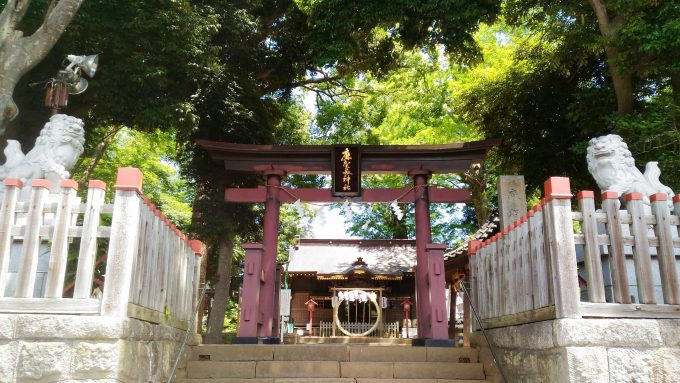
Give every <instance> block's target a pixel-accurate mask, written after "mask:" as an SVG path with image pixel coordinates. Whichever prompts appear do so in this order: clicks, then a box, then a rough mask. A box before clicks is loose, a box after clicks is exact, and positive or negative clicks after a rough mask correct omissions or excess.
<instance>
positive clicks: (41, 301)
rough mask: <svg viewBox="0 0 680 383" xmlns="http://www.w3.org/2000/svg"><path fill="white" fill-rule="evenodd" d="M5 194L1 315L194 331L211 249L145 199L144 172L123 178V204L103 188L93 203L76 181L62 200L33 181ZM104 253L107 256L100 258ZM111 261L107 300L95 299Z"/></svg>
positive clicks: (93, 188)
mask: <svg viewBox="0 0 680 383" xmlns="http://www.w3.org/2000/svg"><path fill="white" fill-rule="evenodd" d="M4 185H5V194H4V198H3V200H2V208H1V210H0V312H1V313H45V314H89V315H102V316H118V317H125V316H128V317H131V318H137V319H142V320H146V321H150V322H154V323H163V324H167V325H170V326H173V327H177V328H182V329H186V328H187V326H188V322H189V321H190V320H191V316H192V313H193V306H194V304H195V302H196V299H197V292H198V278H199V271H200V270H199V269H200V255H201V252H202V250H201V247H202V245H201V243H200V242H199V241H189V240H187V238H186V237H185V236H184V235H183V234H182V233H181V232H180V231H179V230H178V229H177V228H176V227H175V226H174V225H173V224H172V223H170V222H169V221H168V220H167V218H166V217H165V216H164V215H163V214H162V213H161V212H160V211H159V210H158V209H157V208H156V207H155V206H154V205H153V204H152V203H151V202H150V201H149V200H148V198H146V197H145V196H144V195H143V194H142V192H141V188H142V174H141V172H140V171H139V170H138V169H134V168H122V169H119V171H118V178H117V181H116V185H115V186H114V189H115V190H116V194H115V200H114V203H113V204H108V203H105V189H106V185H105V184H104V183H103V182H101V181H90V183H89V188H88V191H87V200H86V202H84V203H83V202H81V200H80V198H79V197H77V196H76V191H77V190H76V189H77V184H76V182H75V181H73V180H64V181H62V182H61V184H60V185H59V186H60V191H59V193H57V194H50V190H49V188H50V184H49V182H48V181H47V180H33V181H32V182H31V186H30V191H29V190H23V192H22V186H23V185H22V184H21V182H20V181H19V180H11V179H10V180H5V182H4ZM109 222H110V223H109ZM98 248H99V249H107V251H105V252H101V251H100V253H103V254H100V256H98ZM104 259H105V260H106V269H105V274H104V275H105V281H104V283H103V294H97V293H96V292H94V294H93V285H94V284H95V283H96V282H99V283H101V281H98V280H97V279H96V278H95V266H96V265H97V264H100V263H102V262H103V260H104ZM39 265H40V267H39ZM67 275H68V279H73V282H71V283H67ZM93 282H95V283H93ZM71 288H72V290H71ZM65 290H66V292H67V293H68V296H67V297H65V296H64V292H65Z"/></svg>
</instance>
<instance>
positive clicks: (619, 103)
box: [588, 0, 635, 116]
mask: <svg viewBox="0 0 680 383" xmlns="http://www.w3.org/2000/svg"><path fill="white" fill-rule="evenodd" d="M588 2H589V3H590V6H591V7H592V8H593V11H595V16H596V17H597V24H598V25H599V27H600V33H601V34H602V36H604V37H605V39H606V40H605V43H604V50H605V54H606V55H607V64H608V65H609V73H610V75H611V76H612V83H613V84H614V93H615V95H616V107H617V111H618V113H619V115H622V116H623V115H626V114H629V113H631V112H632V111H633V104H634V101H635V97H634V95H633V73H632V72H631V71H629V70H625V69H624V68H621V66H620V65H619V63H618V61H617V60H618V59H619V57H620V53H619V50H618V49H617V48H616V47H615V46H614V45H613V42H614V41H616V40H617V39H618V37H619V31H620V30H621V27H622V26H623V24H624V22H625V20H624V19H623V18H622V17H621V16H618V15H617V16H615V17H614V18H613V19H612V18H610V17H609V15H608V14H607V7H606V6H605V4H604V2H603V1H602V0H588Z"/></svg>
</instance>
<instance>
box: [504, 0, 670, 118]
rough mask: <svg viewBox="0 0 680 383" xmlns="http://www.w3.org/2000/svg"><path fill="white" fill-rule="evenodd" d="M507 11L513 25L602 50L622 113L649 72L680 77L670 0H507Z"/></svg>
mask: <svg viewBox="0 0 680 383" xmlns="http://www.w3.org/2000/svg"><path fill="white" fill-rule="evenodd" d="M505 11H506V12H505V14H506V15H507V16H508V20H509V21H510V22H511V23H512V24H514V25H528V26H529V27H530V28H531V29H532V30H534V31H537V32H538V31H540V33H543V34H544V35H543V37H544V38H546V39H547V40H550V41H553V42H556V43H561V42H562V41H566V42H567V43H568V44H571V45H572V46H574V45H575V46H578V47H579V50H581V51H585V52H593V53H597V54H599V53H602V54H604V57H606V63H607V65H608V67H609V68H608V75H609V78H611V85H612V89H613V93H614V95H615V96H616V102H617V111H618V113H619V114H621V115H625V114H629V113H632V112H633V111H634V110H635V103H636V100H637V101H639V100H640V98H639V95H640V93H639V92H640V91H641V90H644V83H645V81H646V80H648V79H649V76H650V75H653V76H657V81H660V82H661V83H663V82H666V79H667V78H669V77H670V79H671V83H675V84H678V82H679V80H677V78H678V77H677V76H678V64H677V62H678V61H677V58H678V51H679V50H678V44H679V42H678V39H677V35H678V33H679V32H680V23H678V16H679V15H680V9H678V7H677V5H676V4H675V3H674V2H672V1H666V2H664V1H654V0H649V1H627V0H589V1H588V3H587V4H586V3H585V2H581V1H570V0H563V1H544V0H530V1H526V0H522V1H520V0H508V1H507V2H506V7H505ZM577 52H578V51H572V53H576V54H578V53H577ZM664 77H665V78H664ZM677 89H678V88H677V85H676V92H677V91H678V90H677Z"/></svg>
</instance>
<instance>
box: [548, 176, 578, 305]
mask: <svg viewBox="0 0 680 383" xmlns="http://www.w3.org/2000/svg"><path fill="white" fill-rule="evenodd" d="M544 187H545V198H546V199H547V200H548V202H547V203H546V205H545V208H544V210H545V211H547V212H548V213H549V214H547V215H546V220H545V225H546V227H547V229H548V230H547V231H548V238H546V240H547V241H548V250H549V254H550V262H551V265H552V278H553V281H552V282H553V286H554V293H555V315H556V317H557V318H580V317H581V316H580V314H579V303H580V298H579V286H578V268H577V263H576V247H575V245H574V229H573V223H572V222H573V221H572V216H571V188H570V185H569V178H566V177H550V178H549V179H548V180H547V181H545V184H544Z"/></svg>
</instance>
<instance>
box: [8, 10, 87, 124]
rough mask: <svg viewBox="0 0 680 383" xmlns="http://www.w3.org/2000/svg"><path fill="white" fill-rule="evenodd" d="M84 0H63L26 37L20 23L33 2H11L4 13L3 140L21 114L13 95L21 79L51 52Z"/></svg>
mask: <svg viewBox="0 0 680 383" xmlns="http://www.w3.org/2000/svg"><path fill="white" fill-rule="evenodd" d="M83 1H84V0H61V1H59V2H58V3H57V4H56V5H55V6H54V7H53V8H50V9H48V12H47V13H46V15H45V21H44V22H43V24H42V25H41V26H40V27H39V28H38V29H37V30H36V31H35V33H33V34H32V35H31V36H26V37H24V36H23V32H21V31H20V30H17V29H16V28H17V26H18V24H19V23H20V22H21V19H22V18H23V17H24V15H25V14H26V11H27V10H28V7H29V6H30V3H31V2H30V1H29V0H23V1H17V0H11V1H8V2H7V3H6V4H5V7H4V8H3V10H2V13H0V138H1V137H4V135H5V130H6V129H7V123H8V122H9V121H10V120H12V119H14V117H16V115H17V114H18V113H19V108H17V106H16V104H15V103H14V100H13V99H12V94H13V93H14V87H16V85H17V83H18V82H19V79H21V77H22V76H23V75H24V74H26V72H28V71H29V70H31V69H33V67H35V66H36V65H37V64H38V63H39V62H40V61H42V59H43V58H45V56H46V55H47V53H48V52H49V51H50V50H51V49H52V47H53V46H54V44H56V42H57V41H58V40H59V37H60V36H61V34H62V33H64V30H66V27H67V26H68V25H69V24H70V23H71V20H72V19H73V16H74V15H75V14H76V12H77V11H78V8H80V5H81V4H82V3H83Z"/></svg>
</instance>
